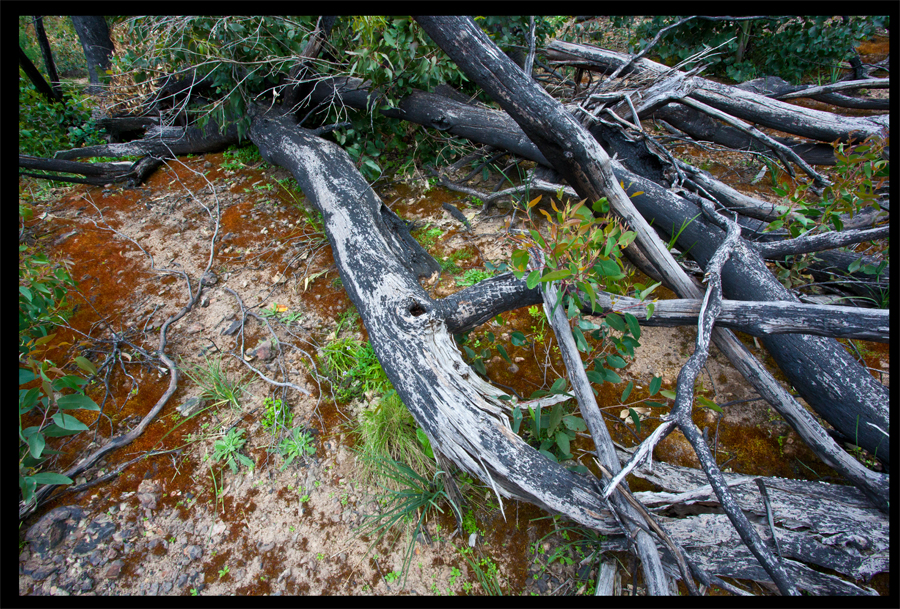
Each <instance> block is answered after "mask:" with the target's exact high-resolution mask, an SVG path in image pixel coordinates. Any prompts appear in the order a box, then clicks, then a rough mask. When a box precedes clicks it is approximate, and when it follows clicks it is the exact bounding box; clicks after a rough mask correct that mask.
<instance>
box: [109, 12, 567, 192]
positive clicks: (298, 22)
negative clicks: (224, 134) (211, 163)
mask: <svg viewBox="0 0 900 609" xmlns="http://www.w3.org/2000/svg"><path fill="white" fill-rule="evenodd" d="M315 19H316V18H315V17H223V18H212V17H177V18H176V17H139V18H133V19H128V20H126V21H125V23H124V24H123V25H122V26H121V27H120V28H118V34H117V35H118V36H120V37H121V38H122V39H123V40H127V41H128V46H127V50H126V51H125V53H124V54H123V55H122V56H121V57H117V58H116V59H115V60H114V67H113V72H114V74H118V75H122V74H125V73H131V75H132V77H133V80H134V82H136V83H143V82H146V81H148V80H151V79H155V78H157V77H159V76H161V75H163V74H164V73H170V72H171V71H172V70H173V69H176V70H177V69H187V68H189V67H194V68H195V69H196V71H197V74H198V75H205V76H207V79H206V80H205V82H209V83H211V84H212V96H211V99H210V101H209V103H206V104H204V105H202V106H197V107H195V108H193V109H192V111H193V112H194V114H195V116H196V117H198V118H199V119H200V123H201V125H202V124H205V123H206V122H207V121H208V120H211V119H212V120H215V121H216V123H217V124H219V126H220V127H222V128H224V127H225V126H226V125H227V124H229V123H231V122H234V123H235V124H236V125H237V127H238V133H239V136H240V137H245V136H246V134H247V131H248V129H249V126H250V121H251V120H252V116H251V115H250V113H248V109H249V108H250V107H251V105H252V104H254V103H258V102H260V101H267V102H269V103H279V100H281V99H283V95H284V92H285V88H286V86H287V82H286V79H285V76H287V75H288V74H289V71H290V69H291V68H292V67H294V66H295V65H296V57H297V55H299V54H300V53H301V51H302V50H303V48H304V47H305V45H306V43H307V41H308V38H309V35H310V33H311V32H312V31H313V29H314V27H315V24H316V21H315ZM477 21H478V22H479V23H482V25H483V26H484V27H485V28H486V29H487V30H488V32H489V34H490V35H491V36H492V38H494V40H495V41H496V42H497V43H498V45H499V46H500V47H501V48H503V49H504V50H509V51H511V50H513V49H515V48H519V49H521V48H522V47H524V46H525V45H526V44H527V38H526V35H527V30H528V18H527V17H508V18H507V17H503V18H499V17H479V18H477ZM559 22H560V18H544V17H539V18H537V19H536V26H535V29H536V39H537V43H538V44H542V43H543V42H544V41H545V40H546V38H547V37H548V36H550V35H551V34H552V33H553V30H554V28H555V27H556V25H557V24H558V23H559ZM251 34H252V35H251ZM123 46H124V45H123ZM312 63H313V64H314V66H315V70H316V72H317V77H326V76H355V77H360V78H363V79H365V80H367V81H369V83H370V86H371V87H372V88H373V89H377V90H378V92H379V97H378V98H377V100H376V101H374V102H373V105H372V107H371V108H370V109H369V111H368V112H362V111H357V110H353V109H350V108H343V107H340V106H338V105H334V104H332V105H331V106H330V107H328V108H326V109H324V111H320V112H318V114H314V115H313V116H312V117H309V116H307V117H301V118H303V121H304V123H303V124H304V126H307V127H314V126H316V125H317V124H323V123H324V124H327V123H334V122H343V121H349V122H351V123H352V125H351V127H349V128H346V129H342V130H339V131H337V132H334V133H333V134H332V135H331V136H330V137H333V138H334V139H335V140H336V141H337V142H338V143H339V144H341V146H342V147H343V148H344V149H345V150H347V152H348V153H349V154H350V156H351V157H352V158H353V160H354V161H355V162H356V165H357V167H358V168H359V170H360V171H361V172H362V174H363V175H364V176H365V177H366V178H367V179H369V180H374V179H376V178H378V177H379V176H380V175H382V174H384V173H393V172H397V171H399V172H400V173H401V174H405V173H410V172H412V171H413V170H414V169H415V167H416V165H417V164H418V165H421V164H427V163H436V162H444V161H446V160H448V159H449V158H452V157H453V156H455V155H456V154H457V153H458V152H459V151H460V150H462V148H463V146H465V144H464V143H463V142H462V141H460V140H455V139H453V138H447V137H443V136H440V135H437V136H436V135H434V134H433V133H427V132H426V131H425V130H424V129H421V128H419V127H415V126H410V125H404V124H401V123H400V122H398V121H395V120H390V119H386V118H384V117H383V116H381V114H380V113H379V112H378V110H379V109H381V108H386V107H395V106H396V105H397V104H398V103H399V100H401V99H402V98H403V97H405V96H406V95H409V93H411V92H412V91H413V90H414V89H422V90H431V89H433V88H434V87H435V86H436V85H438V84H441V83H446V84H448V85H450V86H453V87H456V88H458V89H461V90H463V91H466V92H468V93H470V94H473V95H474V94H475V93H476V90H475V89H474V88H473V87H472V86H471V85H470V83H468V81H467V79H466V77H465V76H464V75H463V74H462V72H461V71H460V70H459V68H458V67H457V66H456V65H455V64H454V63H453V62H452V61H450V60H449V58H447V56H446V55H445V54H444V53H443V51H441V50H440V49H439V48H438V47H437V46H436V45H435V44H434V43H433V42H432V41H431V39H430V38H429V37H428V36H427V35H426V34H425V33H424V31H423V30H422V29H421V28H420V27H419V26H418V25H417V24H416V23H415V21H413V20H412V19H411V18H409V17H371V16H369V17H352V18H351V17H341V18H339V19H338V21H337V23H336V24H335V26H334V28H333V29H332V31H331V33H330V34H329V36H328V39H327V41H326V43H325V45H324V47H323V52H322V54H321V55H320V57H319V58H317V59H316V60H314V61H313V62H312ZM485 101H487V100H485ZM411 147H412V148H414V149H415V155H411V154H409V149H410V148H411Z"/></svg>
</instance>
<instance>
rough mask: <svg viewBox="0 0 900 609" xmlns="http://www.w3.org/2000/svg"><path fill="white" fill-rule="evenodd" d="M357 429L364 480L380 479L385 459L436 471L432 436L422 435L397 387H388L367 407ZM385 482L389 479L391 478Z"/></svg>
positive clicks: (425, 472) (427, 471)
mask: <svg viewBox="0 0 900 609" xmlns="http://www.w3.org/2000/svg"><path fill="white" fill-rule="evenodd" d="M353 429H354V431H355V433H356V434H357V437H358V438H359V441H358V442H357V451H358V453H359V455H360V457H361V458H360V460H359V461H360V470H359V476H360V479H361V480H363V481H366V482H378V475H379V474H380V473H381V472H382V471H383V468H382V467H381V464H382V461H383V460H384V459H391V460H393V461H397V462H400V463H404V464H406V465H408V466H409V467H410V468H411V469H412V471H414V472H415V473H416V474H417V475H419V476H423V477H431V476H433V475H434V473H435V462H434V455H433V453H432V454H430V455H429V452H430V445H427V441H428V439H427V437H425V438H424V441H423V439H421V438H420V437H419V435H420V429H419V428H418V427H417V425H416V421H415V419H414V418H413V416H412V415H411V414H410V412H409V410H407V408H406V406H405V405H404V404H403V401H402V400H401V399H400V396H399V395H398V394H397V392H396V391H394V390H390V391H388V392H387V393H385V394H384V395H383V396H382V397H381V399H379V400H378V402H377V403H375V404H374V405H373V406H372V407H370V408H367V409H365V410H363V411H362V412H361V413H360V415H359V417H358V421H357V423H356V424H355V425H354V427H353ZM421 435H422V436H424V435H425V434H424V432H421ZM382 482H388V483H389V480H388V481H385V480H382Z"/></svg>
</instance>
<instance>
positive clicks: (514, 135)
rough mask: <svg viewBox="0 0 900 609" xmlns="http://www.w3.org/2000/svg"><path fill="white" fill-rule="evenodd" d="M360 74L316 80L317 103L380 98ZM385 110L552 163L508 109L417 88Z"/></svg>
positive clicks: (366, 102) (367, 103) (355, 103)
mask: <svg viewBox="0 0 900 609" xmlns="http://www.w3.org/2000/svg"><path fill="white" fill-rule="evenodd" d="M378 97H379V93H378V91H372V90H371V89H369V88H368V86H367V84H366V83H365V82H363V81H362V80H359V79H357V78H334V79H328V80H322V81H319V82H317V83H316V85H315V87H314V88H313V91H312V93H311V94H310V99H311V101H312V103H313V104H316V105H326V104H330V103H335V102H337V103H342V104H346V105H348V106H350V107H351V108H357V109H360V110H365V109H367V108H370V107H371V106H372V104H373V103H375V101H376V100H377V99H378ZM380 112H381V114H383V115H384V116H388V117H391V118H396V119H402V120H406V121H410V122H413V123H417V124H419V125H425V126H427V127H431V128H433V129H437V130H438V131H444V132H446V133H449V134H451V135H454V136H456V137H463V138H466V139H468V140H471V141H473V142H481V143H486V144H489V145H491V146H494V147H496V148H502V149H504V150H508V151H509V152H511V153H513V154H516V155H519V156H521V157H524V158H526V159H531V160H533V161H536V162H538V163H541V164H542V165H547V166H550V163H549V162H548V161H547V159H545V158H544V155H543V154H541V152H540V151H539V150H538V149H537V148H536V147H535V146H534V144H533V143H532V142H531V140H529V139H528V138H527V137H526V136H525V134H524V133H522V130H521V129H519V126H518V125H517V124H516V122H515V121H514V120H513V119H512V118H511V117H510V116H509V115H508V114H506V113H505V112H497V111H496V110H490V109H488V108H483V107H479V106H476V105H472V104H465V103H462V102H460V101H457V100H455V99H451V98H450V97H447V96H444V95H438V94H436V93H428V92H425V91H415V92H413V93H412V94H411V95H409V96H407V97H405V98H404V99H403V100H401V102H400V107H399V108H386V109H382V110H381V111H380Z"/></svg>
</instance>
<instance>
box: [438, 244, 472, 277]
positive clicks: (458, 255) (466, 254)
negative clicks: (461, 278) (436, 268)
mask: <svg viewBox="0 0 900 609" xmlns="http://www.w3.org/2000/svg"><path fill="white" fill-rule="evenodd" d="M474 256H475V252H474V251H472V250H471V249H469V248H463V249H461V250H456V251H455V252H453V253H452V254H450V255H449V256H447V257H446V258H443V259H441V260H440V261H439V262H440V265H441V268H442V269H443V270H445V271H447V272H448V273H452V274H456V273H459V272H461V271H462V269H461V268H459V266H457V264H456V263H457V262H464V261H466V260H471V259H472V258H473V257H474Z"/></svg>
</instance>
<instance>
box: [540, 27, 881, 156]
mask: <svg viewBox="0 0 900 609" xmlns="http://www.w3.org/2000/svg"><path fill="white" fill-rule="evenodd" d="M546 55H547V56H548V57H549V58H551V59H562V60H566V61H571V60H579V61H581V62H583V65H584V67H587V68H593V69H595V70H599V71H603V72H613V71H614V70H616V69H617V68H618V67H620V66H622V65H624V64H626V63H628V62H629V61H630V59H631V58H630V57H629V56H628V55H625V54H623V53H617V52H615V51H608V50H606V49H601V48H599V47H594V46H590V45H583V44H572V43H569V42H563V41H561V40H554V41H552V42H551V43H550V44H549V45H548V46H547V49H546ZM632 72H634V73H636V74H638V75H644V76H648V77H661V76H662V75H663V74H667V73H670V72H672V69H671V68H668V67H666V66H664V65H662V64H659V63H656V62H655V61H650V60H649V59H644V58H642V59H639V60H637V61H636V62H634V64H633V66H632V67H631V68H630V69H629V70H627V71H626V73H632ZM624 75H625V74H623V76H624ZM694 80H695V81H696V85H697V86H696V88H695V89H694V90H693V91H692V92H691V94H690V97H693V98H694V99H696V100H698V101H701V102H703V103H705V104H709V105H710V106H712V107H714V108H717V109H719V110H722V111H723V112H727V113H728V114H730V115H732V116H735V117H737V118H741V119H744V120H747V121H751V122H754V123H758V124H760V125H763V126H766V127H770V128H772V129H778V130H779V131H784V132H787V133H793V134H794V135H801V136H803V137H808V138H811V139H814V140H818V141H820V142H833V141H835V140H841V141H843V142H847V141H850V139H851V134H853V137H854V138H858V139H866V138H867V137H870V136H877V137H883V136H884V134H885V132H886V130H887V129H888V127H889V126H890V118H889V116H888V115H882V116H869V117H851V116H836V115H834V114H831V113H830V112H823V111H821V110H812V109H810V108H804V107H802V106H795V105H791V104H788V103H786V102H782V101H778V100H774V99H771V98H768V97H765V96H762V95H758V94H756V93H752V92H749V91H743V90H741V89H739V88H737V87H730V86H728V85H723V84H719V83H717V82H714V81H711V80H707V79H705V78H700V77H697V76H695V77H694Z"/></svg>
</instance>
